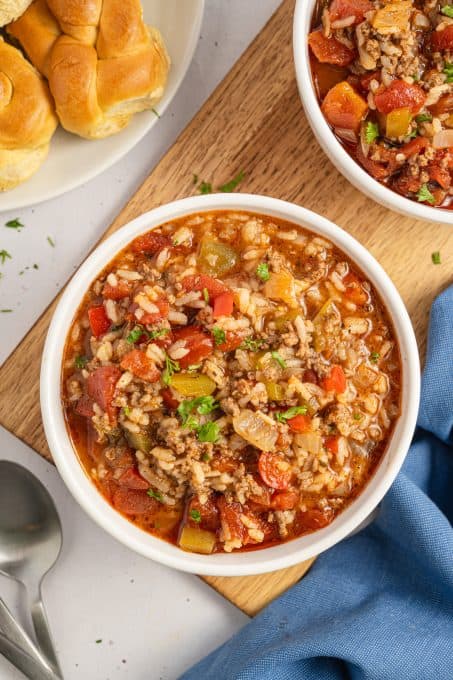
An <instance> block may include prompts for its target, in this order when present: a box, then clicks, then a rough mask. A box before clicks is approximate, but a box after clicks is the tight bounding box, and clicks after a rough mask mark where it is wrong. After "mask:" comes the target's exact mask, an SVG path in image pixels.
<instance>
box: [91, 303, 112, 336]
mask: <svg viewBox="0 0 453 680" xmlns="http://www.w3.org/2000/svg"><path fill="white" fill-rule="evenodd" d="M88 320H89V322H90V327H91V332H92V333H93V335H94V337H95V338H100V337H101V335H104V333H107V331H108V329H109V328H110V326H111V325H112V322H111V321H110V319H109V317H108V316H107V313H106V311H105V309H104V305H96V306H95V307H90V309H89V310H88Z"/></svg>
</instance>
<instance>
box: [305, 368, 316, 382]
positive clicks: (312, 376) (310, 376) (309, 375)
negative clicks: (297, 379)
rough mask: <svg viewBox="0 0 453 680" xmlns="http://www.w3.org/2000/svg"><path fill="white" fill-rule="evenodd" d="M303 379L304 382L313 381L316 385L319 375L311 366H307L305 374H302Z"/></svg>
mask: <svg viewBox="0 0 453 680" xmlns="http://www.w3.org/2000/svg"><path fill="white" fill-rule="evenodd" d="M302 380H303V381H304V382H309V383H313V384H314V385H317V384H318V376H317V374H316V372H315V371H313V370H312V369H311V368H307V369H306V370H305V371H304V374H303V376H302Z"/></svg>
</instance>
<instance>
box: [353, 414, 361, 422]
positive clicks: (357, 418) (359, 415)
mask: <svg viewBox="0 0 453 680" xmlns="http://www.w3.org/2000/svg"><path fill="white" fill-rule="evenodd" d="M352 417H353V418H354V420H362V414H361V413H354V415H353V416H352Z"/></svg>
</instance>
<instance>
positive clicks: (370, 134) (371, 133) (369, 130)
mask: <svg viewBox="0 0 453 680" xmlns="http://www.w3.org/2000/svg"><path fill="white" fill-rule="evenodd" d="M378 137H379V125H378V124H377V123H373V122H372V121H371V120H369V121H368V123H367V124H366V126H365V141H366V143H367V144H372V143H373V142H374V140H375V139H377V138H378Z"/></svg>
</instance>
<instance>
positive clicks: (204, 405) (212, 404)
mask: <svg viewBox="0 0 453 680" xmlns="http://www.w3.org/2000/svg"><path fill="white" fill-rule="evenodd" d="M218 405H219V404H218V402H217V401H216V400H215V399H214V397H195V399H185V401H182V402H181V403H180V404H179V406H178V408H177V413H178V415H180V416H181V419H182V424H183V425H186V423H187V421H188V418H189V415H190V414H191V413H192V411H196V412H197V413H199V414H200V415H201V416H205V415H208V413H212V411H215V410H216V408H217V407H218Z"/></svg>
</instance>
